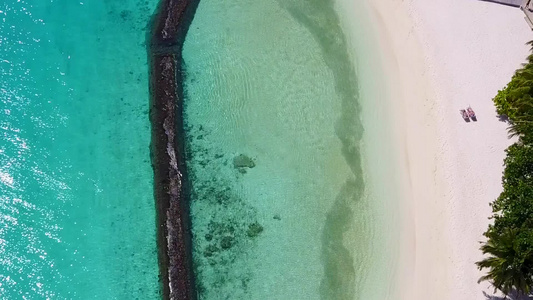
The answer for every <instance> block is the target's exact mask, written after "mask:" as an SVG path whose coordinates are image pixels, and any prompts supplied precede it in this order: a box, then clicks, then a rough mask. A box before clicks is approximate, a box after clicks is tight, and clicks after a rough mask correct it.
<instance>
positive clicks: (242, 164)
mask: <svg viewBox="0 0 533 300" xmlns="http://www.w3.org/2000/svg"><path fill="white" fill-rule="evenodd" d="M233 167H234V168H236V169H237V168H253V167H255V162H254V160H253V159H251V158H250V157H248V156H246V155H244V154H240V155H237V156H235V158H233Z"/></svg>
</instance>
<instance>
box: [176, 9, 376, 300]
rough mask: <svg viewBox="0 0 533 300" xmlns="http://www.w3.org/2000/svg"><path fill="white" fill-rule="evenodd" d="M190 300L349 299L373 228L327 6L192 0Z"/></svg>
mask: <svg viewBox="0 0 533 300" xmlns="http://www.w3.org/2000/svg"><path fill="white" fill-rule="evenodd" d="M184 61H185V65H186V75H187V80H186V95H187V98H186V108H185V118H186V120H185V121H186V124H187V136H188V150H189V151H188V152H189V157H188V166H189V169H190V177H191V179H192V183H193V188H194V193H193V199H192V208H191V210H192V225H193V226H192V227H193V233H194V247H195V249H194V260H195V266H196V273H197V281H198V286H199V291H200V294H201V296H202V297H201V298H202V299H341V300H342V299H358V298H359V296H358V295H359V292H360V291H361V290H362V289H363V287H364V285H365V281H366V276H367V274H368V273H369V271H368V270H369V269H370V268H371V265H372V259H373V258H372V255H371V251H372V243H371V241H370V239H372V238H373V235H374V234H375V232H374V225H373V224H372V222H373V220H372V208H371V207H370V205H369V203H368V199H367V197H366V189H365V182H364V174H363V168H362V162H361V150H360V140H361V138H362V136H363V127H362V123H361V116H360V111H361V109H360V105H359V100H360V99H359V96H358V83H357V78H356V74H355V71H354V63H353V61H352V60H351V58H350V55H349V54H348V45H347V42H346V39H345V36H344V34H343V32H342V31H341V25H340V21H339V18H338V16H337V14H336V12H335V9H334V1H328V0H283V1H281V0H280V1H276V0H265V1H251V0H228V1H216V0H202V1H201V2H200V6H199V8H198V11H197V13H196V16H195V19H194V21H193V23H192V25H191V28H190V31H189V34H188V36H187V39H186V43H185V47H184Z"/></svg>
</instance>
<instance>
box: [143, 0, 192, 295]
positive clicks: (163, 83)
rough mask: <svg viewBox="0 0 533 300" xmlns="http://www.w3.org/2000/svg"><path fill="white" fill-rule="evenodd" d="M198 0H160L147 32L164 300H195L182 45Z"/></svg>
mask: <svg viewBox="0 0 533 300" xmlns="http://www.w3.org/2000/svg"><path fill="white" fill-rule="evenodd" d="M198 2H199V0H161V1H160V3H159V6H158V8H157V11H156V13H155V15H154V18H153V20H152V22H151V29H152V30H151V32H150V36H149V37H148V41H149V48H148V56H149V64H150V122H151V123H152V142H151V147H152V166H153V169H154V196H155V202H156V209H157V243H158V251H159V253H158V258H159V267H160V276H161V282H162V293H163V299H176V300H184V299H196V298H197V296H196V291H195V284H194V276H193V268H192V249H191V247H192V245H191V233H190V219H189V199H188V198H189V192H188V189H187V176H186V167H185V155H184V153H185V152H184V151H185V150H184V132H183V118H182V109H183V86H182V82H183V78H182V72H181V66H182V57H181V50H182V46H183V42H184V40H185V36H186V34H187V30H188V28H189V26H190V24H191V22H192V19H193V16H194V13H195V11H196V7H197V6H198Z"/></svg>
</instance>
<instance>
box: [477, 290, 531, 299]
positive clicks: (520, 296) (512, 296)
mask: <svg viewBox="0 0 533 300" xmlns="http://www.w3.org/2000/svg"><path fill="white" fill-rule="evenodd" d="M483 296H485V299H486V300H531V299H533V295H524V294H522V293H518V292H517V291H512V292H511V293H510V294H509V295H508V296H507V297H506V296H499V295H490V294H487V293H486V292H483Z"/></svg>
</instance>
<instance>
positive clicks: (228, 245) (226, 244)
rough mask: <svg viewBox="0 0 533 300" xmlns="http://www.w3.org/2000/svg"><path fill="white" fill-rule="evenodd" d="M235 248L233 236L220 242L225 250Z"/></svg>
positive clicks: (226, 237)
mask: <svg viewBox="0 0 533 300" xmlns="http://www.w3.org/2000/svg"><path fill="white" fill-rule="evenodd" d="M231 246H233V238H232V237H231V236H225V237H223V238H222V240H221V241H220V247H221V248H222V249H224V250H227V249H229V248H231Z"/></svg>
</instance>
